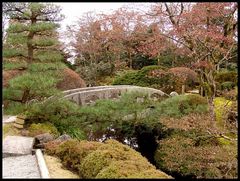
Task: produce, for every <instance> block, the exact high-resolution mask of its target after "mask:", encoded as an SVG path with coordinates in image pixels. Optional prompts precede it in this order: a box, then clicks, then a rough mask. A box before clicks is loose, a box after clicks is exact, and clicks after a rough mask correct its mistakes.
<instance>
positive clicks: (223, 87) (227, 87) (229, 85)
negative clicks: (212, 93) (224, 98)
mask: <svg viewBox="0 0 240 181" xmlns="http://www.w3.org/2000/svg"><path fill="white" fill-rule="evenodd" d="M235 86H236V84H235V83H234V82H230V81H228V82H223V83H222V84H221V90H231V89H233V88H234V87H235Z"/></svg>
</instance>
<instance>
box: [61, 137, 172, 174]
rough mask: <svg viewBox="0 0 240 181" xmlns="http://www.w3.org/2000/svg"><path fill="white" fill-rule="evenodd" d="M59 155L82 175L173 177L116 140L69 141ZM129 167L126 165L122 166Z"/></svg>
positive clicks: (64, 162) (65, 163)
mask: <svg viewBox="0 0 240 181" xmlns="http://www.w3.org/2000/svg"><path fill="white" fill-rule="evenodd" d="M56 153H57V155H58V157H59V158H60V159H61V160H62V161H63V164H64V165H65V166H67V167H68V168H71V169H73V170H75V171H78V173H79V175H80V176H81V177H82V178H134V177H136V178H144V176H145V175H146V174H147V173H151V174H150V175H149V177H150V178H151V177H152V178H171V177H170V176H168V175H167V174H165V173H163V172H161V171H159V170H156V168H155V167H154V166H153V165H151V164H150V163H149V162H148V161H147V159H146V158H144V157H142V156H141V154H140V153H138V152H136V151H134V150H133V149H131V148H130V147H128V146H126V145H123V144H121V143H119V142H118V141H116V140H107V141H106V142H104V143H99V142H88V141H77V140H68V141H65V142H64V143H62V144H60V145H59V146H58V149H57V151H56ZM122 166H126V167H122Z"/></svg>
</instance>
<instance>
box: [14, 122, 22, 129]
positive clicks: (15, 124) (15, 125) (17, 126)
mask: <svg viewBox="0 0 240 181" xmlns="http://www.w3.org/2000/svg"><path fill="white" fill-rule="evenodd" d="M13 126H14V127H15V128H18V129H23V125H22V124H17V123H14V124H13Z"/></svg>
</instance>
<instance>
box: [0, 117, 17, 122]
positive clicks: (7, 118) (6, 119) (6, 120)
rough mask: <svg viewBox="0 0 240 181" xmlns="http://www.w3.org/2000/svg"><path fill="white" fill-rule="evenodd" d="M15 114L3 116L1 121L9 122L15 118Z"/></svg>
mask: <svg viewBox="0 0 240 181" xmlns="http://www.w3.org/2000/svg"><path fill="white" fill-rule="evenodd" d="M16 118H17V117H16V116H3V122H4V123H11V122H14V121H15V120H16Z"/></svg>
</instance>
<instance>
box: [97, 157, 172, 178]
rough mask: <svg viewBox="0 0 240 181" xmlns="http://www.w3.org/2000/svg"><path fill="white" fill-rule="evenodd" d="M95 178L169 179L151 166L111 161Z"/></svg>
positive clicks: (130, 161)
mask: <svg viewBox="0 0 240 181" xmlns="http://www.w3.org/2000/svg"><path fill="white" fill-rule="evenodd" d="M96 178H108V179H111V178H171V177H170V176H168V175H167V174H165V173H164V172H161V171H160V170H156V168H155V167H154V166H153V165H150V164H149V165H146V163H145V162H136V161H132V160H126V161H122V160H120V161H113V162H112V163H111V164H110V165H109V166H108V167H106V168H104V169H103V170H102V171H101V172H100V173H99V174H98V175H97V176H96Z"/></svg>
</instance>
